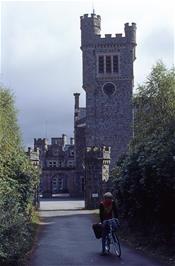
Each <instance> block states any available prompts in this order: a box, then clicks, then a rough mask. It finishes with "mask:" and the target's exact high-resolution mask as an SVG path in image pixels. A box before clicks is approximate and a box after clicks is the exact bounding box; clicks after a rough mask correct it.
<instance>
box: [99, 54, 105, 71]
mask: <svg viewBox="0 0 175 266" xmlns="http://www.w3.org/2000/svg"><path fill="white" fill-rule="evenodd" d="M98 72H99V73H104V56H99V58H98Z"/></svg>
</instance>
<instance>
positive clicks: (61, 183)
mask: <svg viewBox="0 0 175 266" xmlns="http://www.w3.org/2000/svg"><path fill="white" fill-rule="evenodd" d="M67 192H68V188H67V180H66V178H65V177H64V176H61V175H56V176H54V177H53V178H52V194H58V193H67Z"/></svg>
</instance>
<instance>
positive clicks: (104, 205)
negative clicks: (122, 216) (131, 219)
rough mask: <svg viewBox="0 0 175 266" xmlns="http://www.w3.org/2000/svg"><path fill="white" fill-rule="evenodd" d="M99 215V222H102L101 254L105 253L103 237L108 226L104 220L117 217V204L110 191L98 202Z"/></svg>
mask: <svg viewBox="0 0 175 266" xmlns="http://www.w3.org/2000/svg"><path fill="white" fill-rule="evenodd" d="M99 216H100V221H101V223H103V224H104V229H103V233H102V255H105V254H106V253H105V238H106V235H107V233H108V228H107V225H106V223H105V222H104V221H105V220H109V219H112V218H118V211H117V206H116V203H115V201H114V200H113V195H112V193H111V192H106V193H105V194H104V195H103V200H102V201H101V202H100V206H99Z"/></svg>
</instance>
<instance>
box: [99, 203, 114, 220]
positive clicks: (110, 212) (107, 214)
mask: <svg viewBox="0 0 175 266" xmlns="http://www.w3.org/2000/svg"><path fill="white" fill-rule="evenodd" d="M99 209H100V220H101V222H103V221H104V220H108V219H112V218H118V212H117V207H116V204H115V201H114V200H112V199H105V200H103V201H101V202H100V207H99Z"/></svg>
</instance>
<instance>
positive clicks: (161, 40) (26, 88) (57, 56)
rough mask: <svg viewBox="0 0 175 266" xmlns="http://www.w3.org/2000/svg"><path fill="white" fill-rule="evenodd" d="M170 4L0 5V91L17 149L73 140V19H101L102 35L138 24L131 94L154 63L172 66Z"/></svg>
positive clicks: (169, 0)
mask: <svg viewBox="0 0 175 266" xmlns="http://www.w3.org/2000/svg"><path fill="white" fill-rule="evenodd" d="M173 2H174V1H173V0H166V1H160V0H154V1H153V0H142V1H141V0H132V1H131V0H127V1H124V0H123V1H117V0H104V1H102V0H94V1H92V0H81V1H74V0H72V1H71V0H70V1H66V0H64V1H44V2H42V1H38V2H37V1H35V2H34V1H18V2H17V1H8V2H7V1H2V2H1V21H2V23H1V80H0V82H1V84H3V85H4V86H6V87H9V88H10V89H11V90H12V91H13V92H14V94H15V98H16V106H17V109H18V111H19V115H18V116H19V124H20V127H21V131H22V136H23V142H24V145H25V146H26V147H27V146H29V145H32V143H33V138H39V137H47V138H51V137H57V136H60V135H61V134H62V133H65V134H67V135H68V137H70V136H72V135H73V109H74V98H73V92H80V93H81V105H82V106H84V105H85V94H84V92H83V89H82V62H81V51H80V16H81V15H83V14H85V13H89V14H90V13H92V9H93V7H94V8H95V13H96V14H98V15H101V19H102V34H105V33H112V34H115V33H124V23H126V22H136V23H137V48H136V56H137V59H136V61H135V65H134V75H135V87H137V84H138V83H142V82H143V81H144V80H145V77H146V76H147V75H148V73H149V72H150V69H151V67H152V65H153V64H155V63H156V61H157V60H159V59H162V60H163V61H164V63H165V64H166V65H167V66H168V67H171V66H172V65H173V63H174V43H173V42H174V36H173V34H174V28H173V26H174V25H173V19H174V17H173V16H174V6H173Z"/></svg>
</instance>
